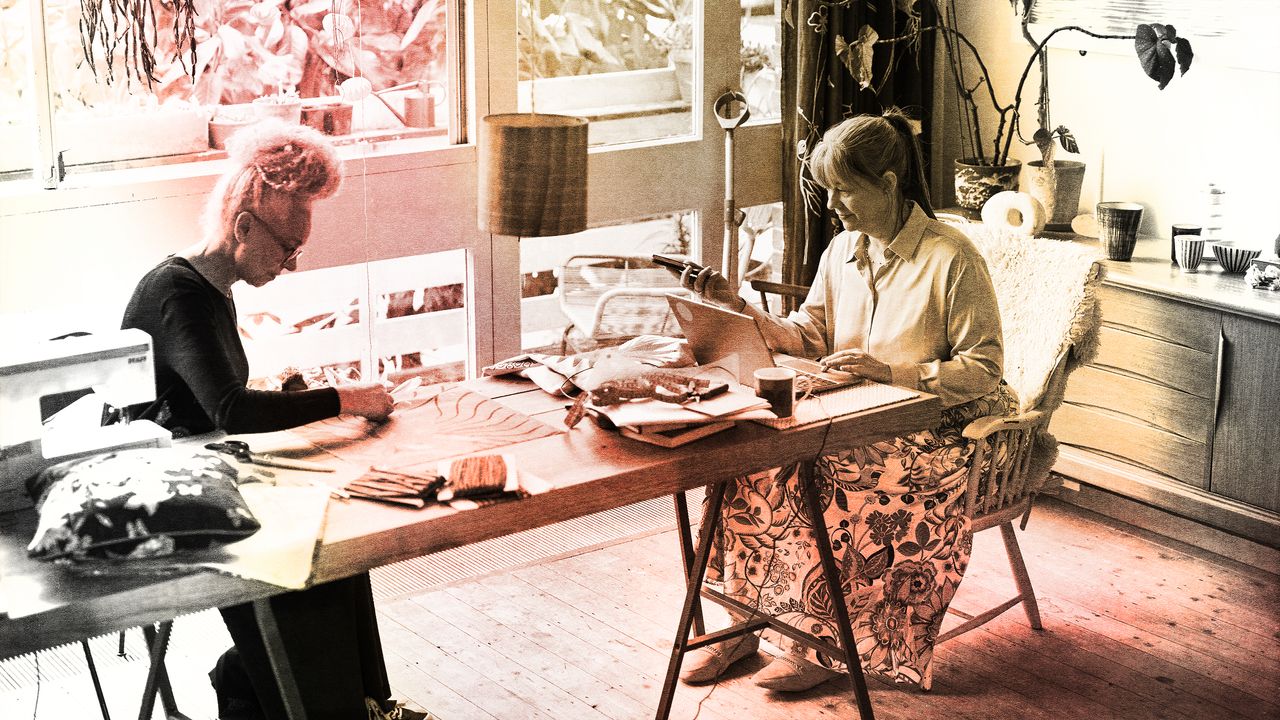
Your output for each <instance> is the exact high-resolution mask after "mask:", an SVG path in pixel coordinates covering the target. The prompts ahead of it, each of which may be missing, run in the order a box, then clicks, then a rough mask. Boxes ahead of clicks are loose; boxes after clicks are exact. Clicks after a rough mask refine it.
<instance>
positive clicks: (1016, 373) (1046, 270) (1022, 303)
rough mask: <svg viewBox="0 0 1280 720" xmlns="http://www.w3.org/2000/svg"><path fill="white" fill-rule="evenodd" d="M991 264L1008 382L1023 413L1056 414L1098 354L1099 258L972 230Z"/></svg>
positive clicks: (1058, 244)
mask: <svg viewBox="0 0 1280 720" xmlns="http://www.w3.org/2000/svg"><path fill="white" fill-rule="evenodd" d="M960 229H961V230H963V231H964V232H965V234H966V235H968V236H969V238H970V239H971V240H972V241H973V243H974V245H976V246H977V248H978V251H979V252H981V253H982V256H983V258H985V259H986V261H987V269H988V270H989V271H990V273H991V282H992V284H993V285H994V286H995V292H996V302H997V303H998V304H999V306H1000V321H1001V325H1002V329H1003V334H1004V379H1005V381H1006V382H1008V383H1009V385H1011V386H1012V387H1013V389H1014V390H1015V391H1017V393H1018V399H1019V401H1020V403H1021V409H1022V411H1024V412H1025V411H1029V410H1039V411H1041V412H1043V413H1045V414H1050V413H1052V412H1053V411H1054V410H1056V409H1057V407H1058V405H1060V404H1061V402H1062V392H1063V390H1064V387H1065V382H1066V375H1067V374H1068V373H1069V372H1070V371H1071V370H1073V369H1075V367H1077V366H1078V365H1080V364H1083V363H1086V362H1089V361H1090V360H1092V359H1093V356H1094V355H1095V354H1096V353H1097V344H1098V328H1099V326H1100V325H1101V322H1102V314H1101V308H1100V307H1099V304H1098V297H1097V294H1098V291H1097V288H1098V286H1099V284H1100V283H1101V280H1102V276H1103V266H1102V263H1101V257H1100V256H1099V255H1098V253H1097V251H1096V250H1094V249H1092V248H1089V247H1085V246H1083V245H1079V244H1076V243H1073V242H1070V241H1063V240H1051V239H1047V238H1027V237H1022V236H1018V235H1015V234H1013V233H1009V232H1001V231H998V230H992V229H991V228H990V227H989V226H986V225H981V224H976V223H971V224H968V225H967V226H961V228H960Z"/></svg>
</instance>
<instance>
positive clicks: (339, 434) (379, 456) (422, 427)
mask: <svg viewBox="0 0 1280 720" xmlns="http://www.w3.org/2000/svg"><path fill="white" fill-rule="evenodd" d="M420 390H421V392H420V393H418V395H417V398H416V399H415V400H414V401H413V402H412V403H407V404H405V405H404V406H403V407H402V406H401V405H399V404H397V406H396V411H395V414H393V415H392V416H391V417H390V418H389V419H388V420H387V421H386V422H384V423H373V422H369V421H367V420H364V419H362V418H355V417H349V416H342V417H338V418H331V419H329V420H321V421H319V422H315V423H311V424H310V425H304V426H302V427H299V428H294V429H293V430H291V431H290V432H291V433H293V434H294V435H297V436H298V437H301V438H303V439H305V440H306V441H307V442H310V443H312V444H313V445H316V446H317V447H320V448H323V449H324V450H327V451H328V452H330V453H332V454H334V455H336V456H338V457H339V458H341V459H342V460H345V461H346V462H348V463H350V464H351V465H353V466H355V467H358V468H368V467H375V466H376V467H381V468H390V469H395V470H401V471H404V472H412V471H413V470H414V468H428V467H430V468H432V469H434V467H435V463H436V462H437V461H439V460H443V459H444V458H448V457H456V456H459V455H468V454H472V453H478V452H484V451H486V450H493V449H496V448H500V447H506V446H508V445H514V444H516V443H521V442H526V441H529V440H537V439H539V438H545V437H551V436H553V435H556V434H559V433H561V432H563V430H560V429H557V428H553V427H551V426H550V425H547V424H546V423H544V422H542V421H541V420H537V419H535V418H532V417H529V416H528V415H525V414H523V413H520V412H516V411H515V410H512V409H511V408H509V407H507V406H506V405H503V404H502V403H500V402H498V401H496V400H490V399H489V398H486V397H484V396H483V395H480V394H479V393H476V392H472V391H470V390H466V389H463V388H444V389H442V388H438V387H434V386H432V387H423V388H420Z"/></svg>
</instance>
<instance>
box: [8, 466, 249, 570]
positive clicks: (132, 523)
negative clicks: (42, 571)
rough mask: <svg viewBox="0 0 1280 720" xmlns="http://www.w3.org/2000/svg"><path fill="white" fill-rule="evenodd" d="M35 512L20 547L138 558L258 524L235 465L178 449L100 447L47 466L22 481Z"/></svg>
mask: <svg viewBox="0 0 1280 720" xmlns="http://www.w3.org/2000/svg"><path fill="white" fill-rule="evenodd" d="M27 490H28V492H30V494H31V496H32V497H33V498H34V499H35V501H36V509H37V510H38V512H39V515H40V522H39V526H38V527H37V528H36V532H35V537H34V538H33V539H32V541H31V544H30V545H28V546H27V553H28V554H30V555H32V556H35V557H41V558H44V559H48V560H54V559H58V558H63V557H71V558H75V559H84V558H86V557H93V558H143V557H157V556H161V555H169V554H171V553H173V552H174V551H175V550H178V549H184V548H206V547H209V546H210V545H213V544H216V543H226V542H233V541H235V540H240V539H242V538H246V537H248V536H250V535H252V534H254V533H255V532H257V531H258V529H259V527H261V526H260V525H259V523H258V520H257V518H255V517H254V516H253V513H252V512H250V511H249V508H248V506H247V505H246V504H245V501H244V498H243V497H242V496H241V495H240V491H239V489H237V473H236V469H235V468H234V467H232V466H230V465H228V464H227V463H226V462H225V461H223V460H222V459H221V458H220V457H218V456H217V455H216V454H210V453H206V452H201V451H197V450H191V449H183V448H147V449H139V450H121V451H117V452H108V453H102V454H99V455H93V456H91V457H87V458H80V459H77V460H68V461H67V462H63V463H58V464H57V465H53V466H52V467H49V468H46V469H45V470H44V471H42V472H41V473H40V474H39V475H37V476H35V477H34V478H32V479H31V480H30V481H28V484H27Z"/></svg>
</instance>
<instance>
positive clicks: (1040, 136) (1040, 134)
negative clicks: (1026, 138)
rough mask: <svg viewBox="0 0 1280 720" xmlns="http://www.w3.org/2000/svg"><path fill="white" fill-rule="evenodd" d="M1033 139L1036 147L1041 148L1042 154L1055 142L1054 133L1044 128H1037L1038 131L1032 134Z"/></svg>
mask: <svg viewBox="0 0 1280 720" xmlns="http://www.w3.org/2000/svg"><path fill="white" fill-rule="evenodd" d="M1031 140H1032V142H1034V143H1035V144H1036V147H1037V148H1039V149H1040V154H1042V155H1043V154H1044V151H1045V150H1046V149H1047V148H1048V147H1049V146H1050V145H1052V144H1053V135H1052V134H1051V133H1050V132H1049V131H1048V130H1045V129H1044V128H1036V132H1035V134H1034V135H1032V136H1031Z"/></svg>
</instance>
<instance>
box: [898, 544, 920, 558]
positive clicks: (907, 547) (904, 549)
mask: <svg viewBox="0 0 1280 720" xmlns="http://www.w3.org/2000/svg"><path fill="white" fill-rule="evenodd" d="M898 552H900V553H902V554H903V555H919V554H920V546H919V545H917V544H915V543H913V542H911V541H910V540H908V541H907V542H904V543H902V544H901V545H899V546H898Z"/></svg>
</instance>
